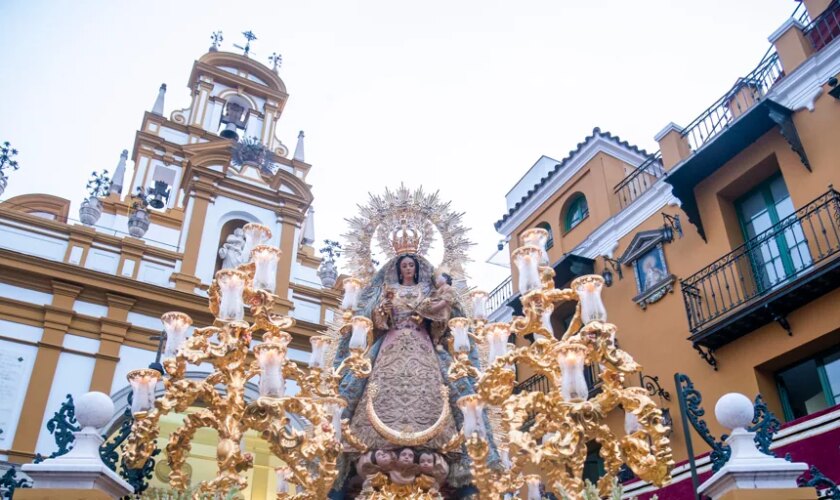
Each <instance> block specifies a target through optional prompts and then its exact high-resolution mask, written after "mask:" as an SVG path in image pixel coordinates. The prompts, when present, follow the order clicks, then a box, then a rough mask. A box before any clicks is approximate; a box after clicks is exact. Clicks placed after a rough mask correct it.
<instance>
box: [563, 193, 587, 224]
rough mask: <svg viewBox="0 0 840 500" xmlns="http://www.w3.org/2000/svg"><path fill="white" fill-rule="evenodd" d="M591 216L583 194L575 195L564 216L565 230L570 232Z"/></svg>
mask: <svg viewBox="0 0 840 500" xmlns="http://www.w3.org/2000/svg"><path fill="white" fill-rule="evenodd" d="M588 216H589V206H588V205H587V204H586V197H585V196H584V195H582V194H577V195H575V196H574V197H573V198H572V199H571V200H570V201H569V203H568V205H567V206H566V212H565V214H564V215H563V228H564V229H565V230H566V231H570V230H571V229H572V228H574V227H575V226H577V225H578V224H580V223H581V221H583V219H585V218H587V217H588Z"/></svg>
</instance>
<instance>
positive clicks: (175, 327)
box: [160, 311, 193, 358]
mask: <svg viewBox="0 0 840 500" xmlns="http://www.w3.org/2000/svg"><path fill="white" fill-rule="evenodd" d="M160 320H161V321H162V322H163V330H164V331H165V332H166V346H165V347H164V349H163V356H164V357H166V358H169V357H172V356H175V355H176V354H177V353H178V349H180V348H181V346H182V345H184V342H185V341H186V340H187V331H188V330H189V328H190V326H191V325H192V323H193V321H192V318H190V317H189V316H187V315H186V314H184V313H182V312H174V311H173V312H168V313H165V314H163V316H161V317H160Z"/></svg>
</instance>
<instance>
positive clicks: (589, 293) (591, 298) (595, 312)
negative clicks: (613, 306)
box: [572, 274, 607, 324]
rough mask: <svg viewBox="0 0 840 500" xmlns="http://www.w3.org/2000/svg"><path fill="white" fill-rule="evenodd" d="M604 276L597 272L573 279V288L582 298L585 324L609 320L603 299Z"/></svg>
mask: <svg viewBox="0 0 840 500" xmlns="http://www.w3.org/2000/svg"><path fill="white" fill-rule="evenodd" d="M603 288H604V278H602V277H601V276H598V275H597V274H589V275H586V276H581V277H580V278H576V279H575V280H574V281H572V289H574V290H575V292H577V295H578V299H579V300H580V319H581V321H583V323H584V324H588V323H591V322H593V321H607V309H606V308H605V307H604V302H603V301H602V300H601V290H603Z"/></svg>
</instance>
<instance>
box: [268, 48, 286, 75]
mask: <svg viewBox="0 0 840 500" xmlns="http://www.w3.org/2000/svg"><path fill="white" fill-rule="evenodd" d="M268 62H270V63H271V64H272V66H273V67H272V69H273V70H274V72H275V73H277V70H279V69H280V66H281V65H282V64H283V56H282V55H281V54H278V53H277V52H272V53H271V55H270V56H268Z"/></svg>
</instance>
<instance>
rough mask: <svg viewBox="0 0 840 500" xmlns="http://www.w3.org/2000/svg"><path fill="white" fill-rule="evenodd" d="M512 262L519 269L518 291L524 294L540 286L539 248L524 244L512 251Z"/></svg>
mask: <svg viewBox="0 0 840 500" xmlns="http://www.w3.org/2000/svg"><path fill="white" fill-rule="evenodd" d="M513 263H514V264H515V265H516V269H517V270H518V271H519V291H520V292H521V293H523V294H526V293H528V292H530V291H533V290H537V289H539V288H541V287H542V281H541V280H540V249H539V248H537V247H535V246H531V245H526V246H522V247H519V248H517V249H516V250H514V251H513Z"/></svg>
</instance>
